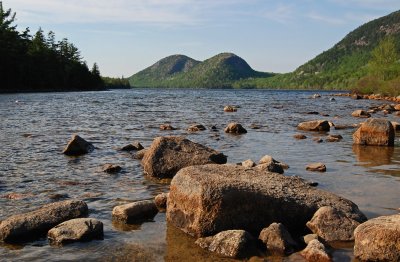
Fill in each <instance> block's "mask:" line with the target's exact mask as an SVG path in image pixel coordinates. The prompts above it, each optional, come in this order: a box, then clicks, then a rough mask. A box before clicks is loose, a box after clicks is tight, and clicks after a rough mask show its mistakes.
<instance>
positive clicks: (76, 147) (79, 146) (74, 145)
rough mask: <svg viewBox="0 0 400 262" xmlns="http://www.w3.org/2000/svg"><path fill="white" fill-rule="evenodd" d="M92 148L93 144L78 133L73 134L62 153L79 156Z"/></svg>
mask: <svg viewBox="0 0 400 262" xmlns="http://www.w3.org/2000/svg"><path fill="white" fill-rule="evenodd" d="M93 150H94V146H93V145H92V144H91V143H89V142H87V141H86V140H85V139H83V138H81V137H80V136H78V135H73V136H72V138H71V140H70V141H69V142H68V144H67V146H66V147H65V148H64V150H63V153H64V154H65V155H68V156H79V155H83V154H87V153H90V152H92V151H93Z"/></svg>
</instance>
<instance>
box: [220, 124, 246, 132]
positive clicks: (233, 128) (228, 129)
mask: <svg viewBox="0 0 400 262" xmlns="http://www.w3.org/2000/svg"><path fill="white" fill-rule="evenodd" d="M225 133H231V134H245V133H247V130H246V129H245V128H244V127H243V126H242V125H241V124H238V123H230V124H228V126H227V127H226V128H225Z"/></svg>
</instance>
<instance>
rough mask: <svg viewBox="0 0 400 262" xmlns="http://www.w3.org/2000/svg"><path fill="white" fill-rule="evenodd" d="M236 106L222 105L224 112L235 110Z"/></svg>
mask: <svg viewBox="0 0 400 262" xmlns="http://www.w3.org/2000/svg"><path fill="white" fill-rule="evenodd" d="M236 111H237V108H236V107H235V106H229V105H228V106H225V107H224V112H236Z"/></svg>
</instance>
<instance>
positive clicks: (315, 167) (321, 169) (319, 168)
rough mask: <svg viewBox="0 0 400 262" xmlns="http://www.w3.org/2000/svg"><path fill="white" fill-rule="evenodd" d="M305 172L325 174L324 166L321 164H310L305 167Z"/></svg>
mask: <svg viewBox="0 0 400 262" xmlns="http://www.w3.org/2000/svg"><path fill="white" fill-rule="evenodd" d="M306 170H308V171H316V172H325V171H326V166H325V164H323V163H311V164H308V165H307V167H306Z"/></svg>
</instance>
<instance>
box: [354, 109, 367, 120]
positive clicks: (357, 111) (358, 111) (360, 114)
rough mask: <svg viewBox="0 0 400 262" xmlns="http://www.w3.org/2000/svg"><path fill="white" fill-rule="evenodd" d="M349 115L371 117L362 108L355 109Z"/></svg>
mask: <svg viewBox="0 0 400 262" xmlns="http://www.w3.org/2000/svg"><path fill="white" fill-rule="evenodd" d="M351 115H352V116H354V117H364V118H368V117H371V115H370V114H369V113H367V112H366V111H364V110H356V111H354V112H353V113H351Z"/></svg>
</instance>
